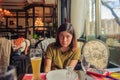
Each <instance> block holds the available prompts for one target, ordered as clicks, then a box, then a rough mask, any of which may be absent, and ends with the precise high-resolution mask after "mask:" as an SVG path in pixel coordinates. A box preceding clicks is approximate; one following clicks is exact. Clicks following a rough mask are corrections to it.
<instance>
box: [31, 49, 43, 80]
mask: <svg viewBox="0 0 120 80" xmlns="http://www.w3.org/2000/svg"><path fill="white" fill-rule="evenodd" d="M30 59H31V64H32V73H33V78H32V80H41V77H40V69H41V62H42V53H41V52H40V50H39V49H35V48H34V49H30Z"/></svg>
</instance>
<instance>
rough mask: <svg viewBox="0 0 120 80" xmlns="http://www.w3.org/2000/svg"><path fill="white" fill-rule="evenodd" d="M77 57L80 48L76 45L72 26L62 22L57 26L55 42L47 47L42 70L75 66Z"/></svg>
mask: <svg viewBox="0 0 120 80" xmlns="http://www.w3.org/2000/svg"><path fill="white" fill-rule="evenodd" d="M79 58H80V48H78V47H77V39H76V35H75V31H74V29H73V26H72V25H71V24H70V23H64V24H62V25H61V26H60V27H59V28H58V31H57V37H56V42H55V43H52V44H50V45H49V46H48V47H47V50H46V54H45V63H44V72H48V71H50V70H55V69H65V68H66V67H67V66H72V67H73V68H75V66H76V64H77V62H78V60H79Z"/></svg>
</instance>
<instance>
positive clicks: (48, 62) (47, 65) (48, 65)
mask: <svg viewBox="0 0 120 80" xmlns="http://www.w3.org/2000/svg"><path fill="white" fill-rule="evenodd" d="M51 62H52V60H51V59H48V58H45V61H44V72H49V71H50V70H51Z"/></svg>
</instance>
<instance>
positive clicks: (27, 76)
mask: <svg viewBox="0 0 120 80" xmlns="http://www.w3.org/2000/svg"><path fill="white" fill-rule="evenodd" d="M40 76H41V78H42V80H46V73H40ZM22 80H32V74H25V75H24V77H23V79H22Z"/></svg>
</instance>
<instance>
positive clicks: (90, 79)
mask: <svg viewBox="0 0 120 80" xmlns="http://www.w3.org/2000/svg"><path fill="white" fill-rule="evenodd" d="M76 73H77V74H78V79H77V80H112V79H109V78H105V77H100V76H94V75H88V74H85V73H84V72H83V71H80V70H79V71H76ZM46 74H47V73H40V76H41V78H42V80H46ZM22 80H32V74H25V75H24V77H23V79H22Z"/></svg>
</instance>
